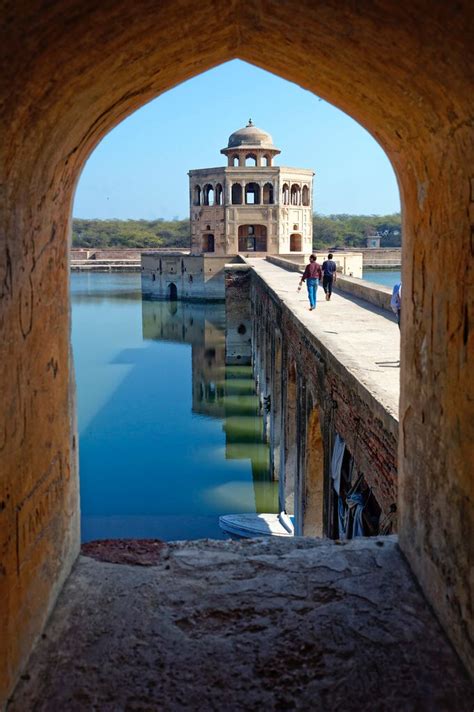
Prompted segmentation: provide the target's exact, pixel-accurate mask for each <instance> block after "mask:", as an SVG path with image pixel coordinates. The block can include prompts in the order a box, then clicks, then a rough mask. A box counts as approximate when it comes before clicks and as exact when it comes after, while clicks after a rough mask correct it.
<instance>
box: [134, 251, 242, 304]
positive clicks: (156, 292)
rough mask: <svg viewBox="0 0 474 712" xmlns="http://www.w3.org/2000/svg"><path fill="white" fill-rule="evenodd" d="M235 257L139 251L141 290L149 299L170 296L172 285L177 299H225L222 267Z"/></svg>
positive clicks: (236, 259)
mask: <svg viewBox="0 0 474 712" xmlns="http://www.w3.org/2000/svg"><path fill="white" fill-rule="evenodd" d="M238 261H240V260H239V258H238V257H232V256H230V257H226V256H225V255H223V256H217V257H213V256H200V257H199V256H197V255H184V254H167V255H166V254H160V253H158V252H144V253H143V254H142V293H143V296H145V297H146V298H148V299H169V298H170V286H171V285H175V287H176V297H177V299H188V300H193V299H195V300H218V301H224V299H225V275H224V267H225V265H226V264H227V263H228V262H238Z"/></svg>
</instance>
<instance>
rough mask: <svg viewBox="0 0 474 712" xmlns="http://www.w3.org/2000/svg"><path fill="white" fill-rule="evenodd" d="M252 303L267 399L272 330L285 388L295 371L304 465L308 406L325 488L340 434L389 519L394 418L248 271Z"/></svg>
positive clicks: (392, 491) (270, 387)
mask: <svg viewBox="0 0 474 712" xmlns="http://www.w3.org/2000/svg"><path fill="white" fill-rule="evenodd" d="M250 302H251V304H252V324H253V330H254V341H255V345H254V357H255V362H256V366H257V372H260V373H261V376H260V379H259V382H260V388H261V391H262V395H263V397H265V396H267V395H271V394H272V390H273V388H274V382H273V379H272V378H271V377H268V375H269V374H271V372H272V367H271V362H272V360H273V358H274V353H273V344H274V341H273V339H272V334H274V332H275V329H278V330H279V331H280V332H281V334H282V346H283V348H282V351H283V366H282V370H283V373H284V374H287V377H286V378H284V381H285V384H287V383H288V381H289V380H290V372H291V370H292V369H295V370H296V379H297V388H296V393H295V396H294V397H296V401H297V405H296V408H297V412H298V417H297V423H298V429H297V433H296V437H297V440H298V443H297V445H298V448H299V461H300V463H304V461H305V458H306V454H307V453H306V450H305V449H306V448H307V447H308V446H309V444H307V442H306V429H307V423H308V419H309V416H310V413H311V405H310V402H311V404H312V405H313V406H316V407H317V408H318V409H319V411H320V423H321V429H322V436H323V441H324V461H325V464H324V476H325V482H326V488H327V487H328V486H329V463H330V457H331V452H332V443H333V440H334V436H335V433H338V434H339V435H340V436H341V437H342V438H343V439H344V441H345V443H346V446H347V448H348V450H349V451H350V453H351V454H352V456H353V458H354V462H355V466H356V469H357V471H358V472H359V473H360V474H363V475H364V479H365V481H366V482H367V484H368V485H369V487H371V488H372V489H373V492H374V495H375V497H376V499H377V501H378V503H379V504H380V506H381V508H382V511H383V513H384V514H386V515H388V513H389V512H390V509H391V508H392V507H393V505H396V502H397V447H398V422H397V420H396V419H395V418H394V417H393V416H392V415H391V414H390V413H389V412H388V411H387V410H385V408H384V407H383V405H382V404H381V403H380V402H379V401H378V400H376V398H375V397H373V396H372V395H371V393H370V392H369V391H368V390H367V389H366V388H365V387H364V386H363V385H362V384H361V383H360V381H358V380H357V379H356V378H355V377H354V376H353V375H352V374H350V373H348V371H347V370H346V369H345V368H344V367H343V366H342V364H341V363H340V362H338V361H337V359H336V358H335V357H334V355H333V354H332V353H331V352H330V351H329V350H328V349H327V348H326V347H325V346H324V344H323V343H321V342H319V341H318V340H317V339H316V337H315V336H314V335H313V334H311V333H310V332H309V331H308V330H307V329H306V328H305V326H304V325H303V324H302V322H301V321H300V320H299V319H298V318H297V317H296V315H295V314H294V313H293V312H292V311H291V310H290V309H289V308H288V307H286V306H285V304H284V303H282V302H280V301H278V300H277V299H275V297H274V296H272V294H271V293H270V292H269V291H268V290H267V289H266V287H265V284H264V282H263V281H262V280H261V279H260V278H259V277H258V276H256V275H255V273H252V282H251V289H250ZM288 401H289V395H288V389H286V392H284V396H283V403H282V409H283V411H284V412H285V411H286V410H287V409H288V408H289V407H290V406H293V404H292V403H289V402H288ZM288 447H290V444H289V443H287V448H288ZM292 469H293V467H292ZM302 469H303V470H304V466H303V467H302ZM300 486H302V483H300ZM326 491H327V490H326ZM300 496H302V497H303V502H302V504H301V506H303V507H304V495H300ZM326 519H327V513H326Z"/></svg>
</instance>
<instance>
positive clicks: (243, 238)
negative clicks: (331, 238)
mask: <svg viewBox="0 0 474 712" xmlns="http://www.w3.org/2000/svg"><path fill="white" fill-rule="evenodd" d="M221 153H223V154H224V156H226V158H227V166H226V167H220V168H199V169H197V170H191V171H189V191H190V216H191V254H193V255H203V254H204V255H206V254H209V255H211V254H212V255H216V256H217V255H236V254H239V253H265V254H274V255H278V254H289V253H294V252H299V253H308V252H311V248H312V235H313V231H312V213H313V201H312V194H313V176H314V173H313V171H312V170H310V169H305V168H287V167H281V166H275V165H274V159H275V157H276V156H278V154H279V153H280V149H278V148H277V147H276V146H275V145H274V143H273V139H272V137H271V135H270V134H269V133H268V132H267V131H264V130H263V129H259V128H258V127H257V126H254V124H253V123H252V120H249V122H248V124H247V125H246V126H245V127H243V128H241V129H238V130H237V131H234V133H232V134H231V135H230V136H229V140H228V143H227V146H226V147H225V148H223V149H222V150H221Z"/></svg>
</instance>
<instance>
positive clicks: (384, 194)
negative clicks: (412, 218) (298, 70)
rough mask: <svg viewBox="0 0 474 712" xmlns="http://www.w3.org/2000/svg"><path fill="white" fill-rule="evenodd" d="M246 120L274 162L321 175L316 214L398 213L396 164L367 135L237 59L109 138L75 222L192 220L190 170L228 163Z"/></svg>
mask: <svg viewBox="0 0 474 712" xmlns="http://www.w3.org/2000/svg"><path fill="white" fill-rule="evenodd" d="M249 118H252V120H253V122H254V123H255V125H256V126H258V127H260V128H262V129H265V130H266V131H268V132H269V133H270V134H271V135H272V136H273V141H274V143H275V145H276V146H277V147H278V148H280V149H281V155H280V156H278V158H277V160H276V161H275V163H277V164H278V165H282V166H283V165H286V166H296V167H300V168H312V169H313V170H314V171H315V173H316V176H315V184H314V185H315V187H314V197H315V203H314V204H315V210H316V211H317V212H318V213H322V214H325V215H328V214H330V213H357V214H359V213H360V214H366V215H370V214H376V215H381V214H385V213H392V212H398V211H399V210H400V199H399V192H398V187H397V182H396V178H395V174H394V172H393V169H392V167H391V165H390V162H389V160H388V158H387V157H386V155H385V153H384V151H383V150H382V149H381V148H380V146H379V145H378V143H377V142H376V141H375V140H374V139H373V138H372V137H371V136H370V134H369V133H368V132H367V131H365V129H363V128H362V127H361V126H360V125H359V124H358V123H357V122H355V121H354V120H353V119H351V118H350V117H349V116H347V114H344V113H343V112H341V111H339V110H338V109H336V108H335V107H334V106H332V105H331V104H328V103H327V102H325V101H322V100H320V99H318V97H317V96H315V95H314V94H312V93H311V92H308V91H306V90H304V89H301V88H300V87H299V86H297V85H296V84H292V83H290V82H287V81H285V80H283V79H280V78H279V77H277V76H275V75H273V74H269V73H268V72H265V71H263V70H262V69H258V68H257V67H253V66H252V65H249V64H246V63H245V62H241V61H240V60H234V61H232V62H227V63H226V64H223V65H220V66H219V67H215V68H214V69H211V70H210V71H208V72H206V73H204V74H200V75H199V76H197V77H195V78H193V79H190V80H189V81H187V82H184V83H183V84H180V85H179V86H178V87H176V88H175V89H172V90H171V91H169V92H166V93H165V94H162V95H161V96H160V97H158V98H157V99H155V100H154V101H152V102H150V103H149V104H147V105H146V106H144V107H142V108H141V109H140V110H139V111H137V112H135V113H134V114H133V115H132V116H130V117H129V118H128V119H126V120H125V121H123V122H122V123H121V124H120V125H119V126H117V127H116V128H115V129H114V130H113V131H111V132H110V133H109V134H108V135H107V136H106V137H105V138H104V139H103V140H102V142H101V143H100V144H99V146H97V148H96V149H95V151H94V152H93V153H92V154H91V156H90V158H89V160H88V161H87V163H86V165H85V167H84V170H83V173H82V176H81V178H80V181H79V184H78V187H77V191H76V198H75V202H74V211H73V214H74V217H79V218H121V219H127V218H131V219H140V218H143V219H147V220H151V219H156V218H165V219H172V218H174V217H179V218H185V217H187V216H188V212H189V206H188V177H187V171H188V170H190V169H191V168H206V167H211V166H220V165H225V157H224V156H223V155H221V154H220V149H221V148H223V147H224V146H226V145H227V140H228V137H229V134H231V133H232V132H233V131H235V130H237V129H238V128H241V127H242V126H245V124H246V123H247V121H248V119H249Z"/></svg>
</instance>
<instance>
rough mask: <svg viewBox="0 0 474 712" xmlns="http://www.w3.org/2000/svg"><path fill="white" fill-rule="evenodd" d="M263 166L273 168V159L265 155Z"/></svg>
mask: <svg viewBox="0 0 474 712" xmlns="http://www.w3.org/2000/svg"><path fill="white" fill-rule="evenodd" d="M263 165H264V166H271V165H272V157H271V156H268V155H267V154H265V155H264V157H263Z"/></svg>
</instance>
